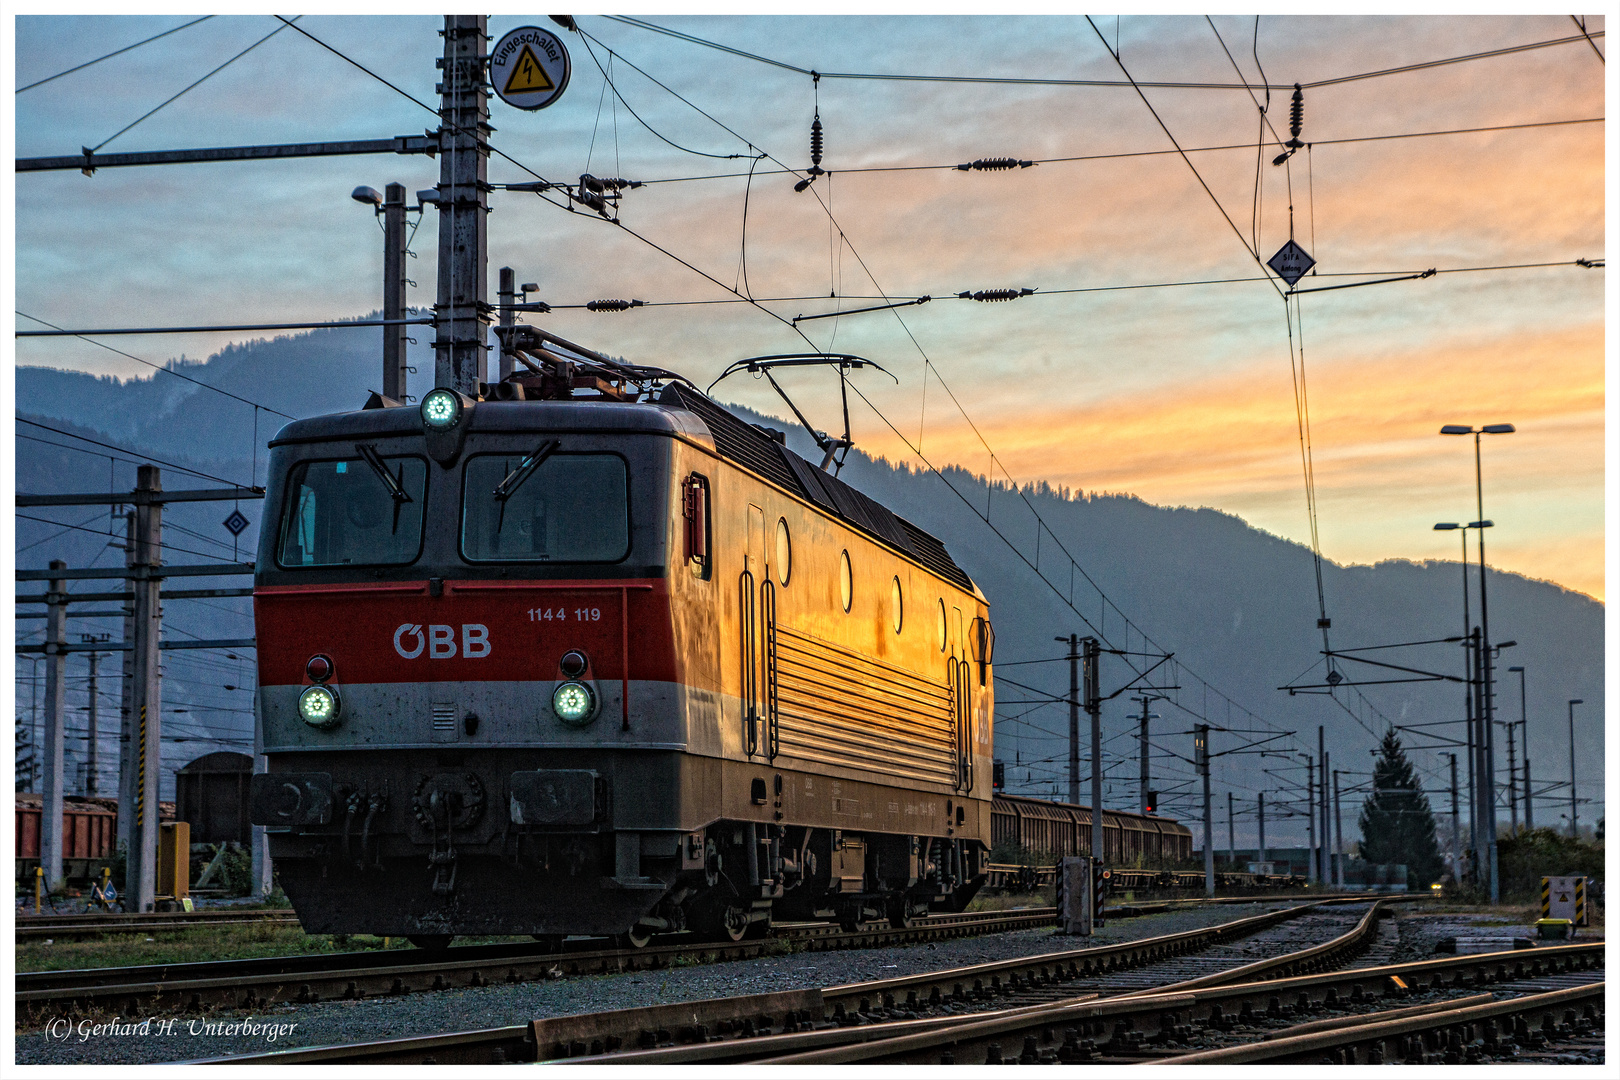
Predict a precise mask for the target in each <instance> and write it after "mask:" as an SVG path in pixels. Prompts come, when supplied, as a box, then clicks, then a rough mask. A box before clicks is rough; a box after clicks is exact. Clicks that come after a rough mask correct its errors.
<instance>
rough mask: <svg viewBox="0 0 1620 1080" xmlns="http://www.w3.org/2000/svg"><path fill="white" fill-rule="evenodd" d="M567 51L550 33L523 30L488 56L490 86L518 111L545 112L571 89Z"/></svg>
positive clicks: (496, 46)
mask: <svg viewBox="0 0 1620 1080" xmlns="http://www.w3.org/2000/svg"><path fill="white" fill-rule="evenodd" d="M568 75H569V60H568V50H567V49H565V48H563V43H562V41H561V40H560V39H559V38H558V37H557V36H556V35H555V34H553V33H551V31H549V30H542V29H540V28H539V27H538V26H520V27H518V28H517V29H516V30H513V31H511V32H510V33H508V34H507V35H506V36H504V37H502V38H501V40H500V41H498V42H496V43H495V47H494V48H493V49H491V50H490V52H489V84H490V86H491V87H492V88H493V89H494V91H495V92H496V93H497V94H499V95H500V97H501V100H502V101H504V102H506V103H507V104H508V105H511V106H513V107H514V108H518V109H530V110H532V109H543V108H545V107H546V106H547V105H550V104H551V103H552V102H553V101H556V100H557V99H558V98H559V97H561V96H562V92H563V91H564V90H566V89H568Z"/></svg>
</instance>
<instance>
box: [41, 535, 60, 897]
mask: <svg viewBox="0 0 1620 1080" xmlns="http://www.w3.org/2000/svg"><path fill="white" fill-rule="evenodd" d="M51 569H52V570H66V569H67V563H65V562H63V561H62V560H61V559H52V560H51ZM45 597H46V608H45V610H46V616H45V747H44V749H45V783H44V784H43V785H41V786H42V790H41V792H40V795H41V799H42V803H41V805H40V814H39V865H40V868H41V869H42V870H44V871H45V887H46V888H47V889H52V888H55V886H56V883H57V882H59V881H61V880H62V796H63V791H62V758H63V749H64V747H63V741H64V740H63V735H64V732H63V714H64V712H65V711H66V708H65V707H66V697H67V670H66V667H67V665H66V659H67V658H66V655H65V654H64V653H63V652H62V646H63V645H64V644H66V642H65V641H64V640H63V639H64V638H65V637H66V635H67V582H66V580H64V579H61V578H52V579H51V581H50V583H49V587H48V588H47V589H46V593H45Z"/></svg>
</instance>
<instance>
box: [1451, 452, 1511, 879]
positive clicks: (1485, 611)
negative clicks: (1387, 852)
mask: <svg viewBox="0 0 1620 1080" xmlns="http://www.w3.org/2000/svg"><path fill="white" fill-rule="evenodd" d="M1513 431H1514V427H1513V425H1512V424H1486V425H1485V426H1484V427H1480V428H1473V427H1468V426H1466V425H1464V424H1447V425H1445V426H1444V427H1442V428H1441V429H1440V434H1442V435H1472V436H1473V437H1474V499H1475V506H1476V508H1477V510H1478V513H1479V520H1478V521H1476V522H1475V523H1474V525H1473V527H1474V528H1477V529H1478V530H1479V537H1478V539H1479V627H1480V641H1481V642H1483V643H1484V644H1485V655H1484V656H1482V657H1480V667H1481V668H1482V669H1483V675H1484V679H1483V680H1482V682H1483V685H1482V686H1481V688H1480V702H1479V714H1480V748H1481V751H1482V760H1481V764H1482V765H1483V772H1484V775H1482V776H1481V777H1480V778H1479V785H1480V789H1481V802H1480V805H1482V806H1483V807H1484V808H1485V810H1486V811H1487V812H1486V813H1485V814H1484V815H1483V824H1484V826H1485V836H1484V837H1483V839H1484V841H1485V849H1486V852H1485V853H1486V866H1487V868H1488V870H1487V872H1488V875H1489V879H1490V897H1491V903H1493V904H1495V903H1497V902H1498V901H1499V900H1500V899H1501V882H1500V881H1499V880H1498V874H1497V861H1496V754H1495V746H1494V744H1493V740H1492V737H1491V721H1492V719H1493V716H1492V713H1493V712H1494V709H1493V706H1492V696H1491V655H1490V652H1491V650H1490V644H1489V643H1490V640H1491V620H1490V614H1489V613H1490V607H1489V605H1488V602H1487V600H1486V595H1485V529H1486V528H1487V527H1488V523H1487V522H1486V521H1485V483H1484V476H1483V473H1482V471H1481V465H1480V451H1479V437H1480V436H1481V435H1511V434H1512V433H1513Z"/></svg>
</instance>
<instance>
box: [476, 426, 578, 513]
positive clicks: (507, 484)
mask: <svg viewBox="0 0 1620 1080" xmlns="http://www.w3.org/2000/svg"><path fill="white" fill-rule="evenodd" d="M561 445H562V442H561V441H560V440H558V439H548V440H547V441H545V442H543V443H541V444H540V446H539V447H538V448H537V449H536V450H535V452H534V453H532V454H530V455H529V456H528V457H526V458H524V459H523V461H522V462H520V463H519V464H518V467H517V468H516V469H515V470H513V471H512V472H509V473H507V474H506V476H505V477H504V478H502V480H501V482H500V483H499V484H497V485H495V490H494V491H493V492H492V493H491V494H492V495H493V496H494V498H495V501H496V502H498V503H500V504H501V512H500V515H499V516H498V517H497V518H496V520H495V531H496V532H500V531H501V528H502V526H504V525H505V524H506V500H508V499H510V498H511V497H512V495H513V493H515V492H516V491H517V489H518V488H520V487H522V486H523V482H524V481H525V480H527V479H528V478H529V477H531V476H533V475H534V470H536V469H538V468H539V467H540V463H541V462H543V461H545V460H546V458H548V457H550V456H551V455H552V454H553V453H555V452H556V450H557V447H559V446H561Z"/></svg>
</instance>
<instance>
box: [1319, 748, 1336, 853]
mask: <svg viewBox="0 0 1620 1080" xmlns="http://www.w3.org/2000/svg"><path fill="white" fill-rule="evenodd" d="M1331 757H1332V755H1331V754H1329V753H1328V752H1327V751H1326V750H1324V751H1322V884H1323V885H1332V884H1333V852H1334V847H1333V822H1331V821H1329V820H1328V811H1329V810H1331V809H1332V807H1333V792H1332V791H1331V790H1330V789H1329V788H1328V762H1329V759H1330V758H1331Z"/></svg>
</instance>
